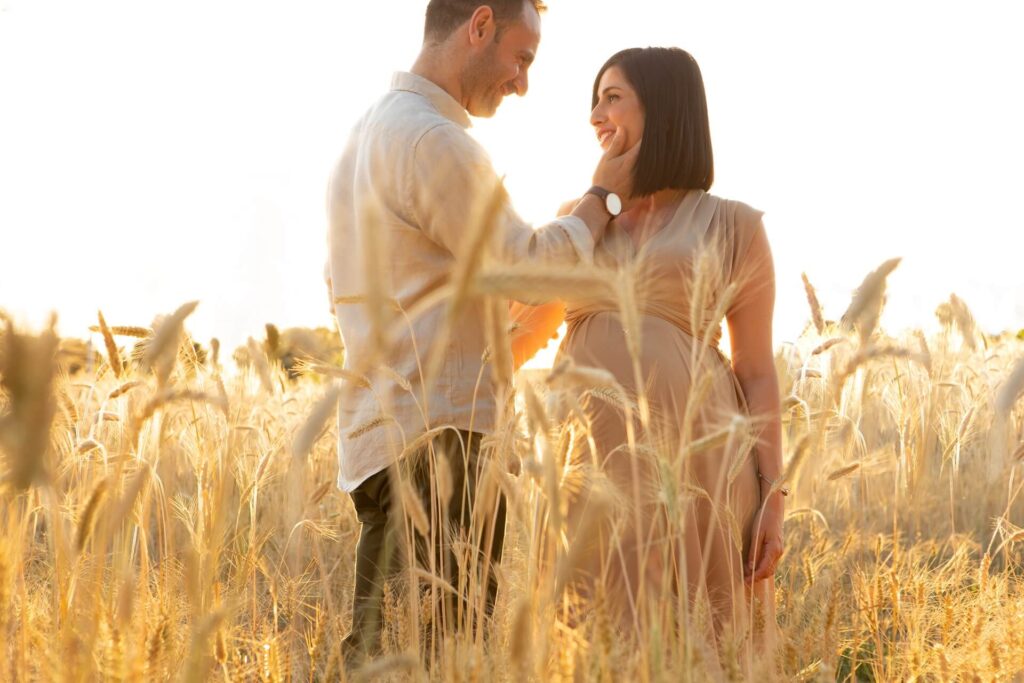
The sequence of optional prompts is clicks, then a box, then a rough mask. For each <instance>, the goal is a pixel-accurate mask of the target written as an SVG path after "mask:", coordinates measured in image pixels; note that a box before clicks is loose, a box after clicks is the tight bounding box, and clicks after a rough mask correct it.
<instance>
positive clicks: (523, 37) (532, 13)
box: [462, 2, 540, 118]
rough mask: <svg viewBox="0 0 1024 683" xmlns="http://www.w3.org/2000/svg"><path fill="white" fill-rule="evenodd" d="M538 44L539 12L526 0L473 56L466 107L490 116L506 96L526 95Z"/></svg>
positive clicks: (466, 84)
mask: <svg viewBox="0 0 1024 683" xmlns="http://www.w3.org/2000/svg"><path fill="white" fill-rule="evenodd" d="M539 45H540V15H539V14H538V13H537V10H535V9H534V8H533V4H532V3H525V2H524V9H523V15H522V16H521V17H520V18H519V19H518V20H517V21H515V22H512V23H510V24H507V25H505V26H504V27H502V30H500V31H497V32H495V39H494V40H492V41H491V42H490V43H489V44H488V45H486V46H484V47H482V48H481V49H480V50H479V51H478V52H477V53H476V54H474V55H473V56H472V57H471V58H470V61H469V64H468V66H467V67H466V70H465V72H464V74H463V88H462V92H463V96H464V97H465V101H466V110H467V111H469V113H470V114H472V115H473V116H479V117H482V118H490V117H491V116H494V113H495V112H496V111H498V106H499V105H500V104H501V102H502V100H504V99H505V96H507V95H511V94H513V93H515V94H517V95H519V96H520V97H522V96H523V95H525V94H526V90H527V88H529V78H528V75H527V74H528V72H529V70H530V65H531V64H532V63H533V60H534V57H535V56H536V54H537V47H538V46H539Z"/></svg>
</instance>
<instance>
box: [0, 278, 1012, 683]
mask: <svg viewBox="0 0 1024 683" xmlns="http://www.w3.org/2000/svg"><path fill="white" fill-rule="evenodd" d="M894 267H895V262H887V263H886V264H884V265H883V267H882V268H880V269H879V270H878V271H876V272H875V273H872V274H871V275H870V276H869V277H868V278H867V279H866V280H865V283H864V285H863V286H862V288H861V290H859V291H858V294H857V296H856V297H854V301H853V303H851V306H850V309H849V310H848V311H847V312H846V314H844V316H843V317H842V320H841V321H840V322H839V323H833V322H831V321H829V320H827V319H826V318H825V316H824V314H823V313H822V311H821V310H820V307H819V306H818V303H817V299H816V297H815V296H814V293H813V288H812V287H811V285H810V282H807V281H806V280H805V282H806V286H807V289H808V294H809V301H810V303H811V306H812V317H813V320H814V326H813V327H811V328H809V329H808V330H807V331H806V332H805V333H804V334H803V335H802V336H801V337H800V339H799V341H798V342H797V343H796V344H792V345H786V346H784V347H783V348H781V349H780V350H779V352H778V355H777V365H778V370H779V376H780V384H781V387H782V394H783V397H784V402H783V412H784V414H783V419H784V438H785V442H786V454H787V461H788V464H789V467H788V468H787V476H788V480H789V483H790V484H791V486H792V487H793V489H794V492H793V495H792V496H791V497H790V498H789V499H788V505H789V509H788V518H787V530H786V537H787V547H786V554H785V556H784V559H783V562H782V564H781V566H780V568H779V571H778V574H777V586H778V596H777V597H778V610H779V620H780V625H781V631H782V643H781V648H780V654H779V660H778V662H776V663H773V664H772V665H771V666H770V667H768V668H767V669H765V670H764V671H763V673H762V675H763V677H764V679H765V680H768V679H769V678H772V677H775V678H778V679H779V680H878V681H896V680H949V681H952V680H1010V679H1013V678H1015V677H1019V676H1021V675H1024V591H1022V585H1021V578H1020V570H1021V568H1022V560H1024V530H1022V528H1021V526H1019V525H1024V502H1022V501H1021V497H1020V496H1019V493H1020V489H1021V486H1022V485H1024V477H1022V475H1024V469H1022V468H1024V463H1022V460H1024V439H1022V417H1024V415H1022V403H1024V402H1022V401H1019V400H1018V398H1019V395H1020V393H1021V390H1022V388H1024V365H1022V362H1021V360H1020V359H1021V358H1022V357H1024V341H1022V340H1020V339H1017V338H1014V337H1012V336H1009V335H1004V336H1002V337H991V336H986V335H984V334H982V333H981V332H980V331H978V329H977V327H976V326H975V325H974V323H973V320H972V319H971V318H970V312H969V310H968V309H967V307H966V304H964V303H963V302H962V301H960V300H959V299H957V298H956V297H952V298H951V299H950V302H949V303H947V304H943V306H942V307H940V309H939V311H938V315H939V318H940V320H942V322H943V323H944V325H945V331H944V332H943V333H941V334H938V335H934V336H932V337H931V338H928V339H926V338H925V337H924V335H922V334H920V333H917V334H912V335H909V336H907V337H906V338H900V339H894V338H889V337H887V336H885V335H884V334H883V333H882V332H880V331H879V330H878V329H877V321H878V313H879V310H880V307H881V301H882V298H883V296H884V279H885V276H886V275H887V274H888V272H890V271H891V270H892V268H894ZM193 308H194V305H193V304H189V305H186V306H183V307H182V308H180V309H179V310H178V311H176V312H174V313H172V314H171V315H169V316H166V317H165V318H163V319H162V320H161V321H160V322H159V324H158V325H156V326H155V327H154V328H139V327H116V326H108V325H107V322H106V321H105V320H104V319H103V318H102V316H100V317H99V325H98V327H97V330H96V332H97V335H98V336H97V338H96V340H95V341H96V343H95V344H91V345H87V346H86V347H85V348H84V349H81V348H79V349H78V350H77V351H75V350H70V351H69V347H68V346H67V345H66V344H64V343H63V342H61V341H60V340H58V339H57V337H56V335H55V334H54V333H53V332H52V331H43V332H42V333H38V334H32V333H27V332H24V331H19V330H16V329H15V328H14V327H13V325H12V324H10V323H9V322H5V321H3V320H0V322H4V324H5V327H4V328H3V331H2V332H0V382H2V383H0V447H2V457H3V460H2V474H3V481H2V485H0V486H2V488H0V635H2V637H0V654H2V656H0V680H18V681H20V680H46V681H49V680H87V679H88V680H93V679H97V678H103V679H109V680H132V681H134V680H165V679H171V678H174V679H178V678H180V679H183V680H206V679H210V678H213V679H220V680H268V681H269V680H338V679H343V678H344V677H345V675H346V674H345V673H344V668H343V666H342V661H341V659H340V657H341V653H340V651H339V648H338V644H339V643H340V641H341V639H342V638H343V637H344V635H345V634H346V633H347V631H348V626H347V619H348V617H349V602H348V601H349V599H350V596H351V590H352V582H353V569H352V560H353V557H354V554H355V543H356V540H357V538H358V530H359V527H358V522H357V520H356V518H355V516H354V513H353V510H352V507H351V505H350V503H349V501H348V499H347V497H346V496H345V495H343V494H341V493H339V492H338V491H337V489H336V487H335V485H334V482H335V479H336V475H337V463H336V441H337V433H336V429H337V426H336V424H335V420H334V413H333V408H334V405H335V402H336V401H337V397H338V393H339V392H340V391H342V390H343V389H344V386H345V385H346V383H351V382H356V383H358V382H361V381H363V380H362V379H361V378H360V377H359V376H357V375H354V374H353V373H351V372H345V371H341V370H340V369H339V368H337V367H336V366H333V365H328V364H324V363H319V362H314V361H309V362H307V363H305V364H300V365H299V366H298V369H296V368H293V367H289V368H288V369H287V370H286V369H284V368H283V367H282V366H281V364H280V363H277V362H275V360H274V359H273V358H268V357H267V356H266V355H265V354H264V352H263V350H262V349H261V347H260V346H259V345H258V344H257V343H256V342H250V344H249V345H248V348H247V351H248V354H249V359H250V361H251V362H250V363H249V364H247V365H246V367H245V368H244V369H243V370H242V371H241V372H240V373H237V374H227V373H224V372H222V369H221V366H220V361H219V359H218V357H217V356H218V354H217V353H216V351H217V349H216V345H215V348H214V351H215V352H214V354H213V357H212V358H207V357H206V354H202V357H201V355H200V354H197V353H196V346H195V345H194V344H192V343H191V340H190V339H189V338H188V336H187V333H186V322H187V318H188V316H189V314H190V313H191V311H192V309H193ZM139 337H141V338H143V340H144V341H146V342H147V344H146V346H145V348H144V349H142V350H140V351H139V352H138V353H137V354H135V355H134V356H132V355H131V354H126V356H125V357H122V351H121V350H120V349H119V347H118V343H119V342H120V343H124V342H125V340H128V339H131V338H139ZM69 357H77V360H78V365H77V366H76V369H79V368H80V371H78V372H76V373H75V374H73V375H72V374H70V372H69V367H70V366H69V360H68V359H69ZM560 372H562V373H565V372H566V369H565V368H562V369H561V370H560ZM576 372H577V373H585V372H586V371H584V370H582V369H579V370H577V371H576ZM289 374H291V375H293V376H294V375H299V376H298V379H297V380H291V379H290V378H289ZM544 374H545V373H539V374H537V373H534V374H533V375H531V374H530V373H520V375H519V378H518V381H519V384H520V387H521V388H524V396H525V400H526V407H525V409H524V413H525V416H521V417H523V419H517V420H515V421H513V422H511V423H509V424H508V425H507V428H506V429H505V430H504V431H502V432H501V433H499V434H497V435H495V437H494V439H493V441H494V443H495V446H496V448H498V450H499V453H500V455H502V458H500V460H502V461H503V462H504V461H505V460H514V461H521V462H522V463H523V465H524V466H523V469H522V472H521V473H519V474H516V475H512V474H508V473H506V472H505V471H504V468H501V469H499V470H496V471H495V472H494V473H493V475H492V483H493V485H494V486H495V487H497V488H496V489H495V491H496V490H499V489H500V490H502V491H503V492H505V494H506V495H508V496H509V510H510V514H509V521H508V532H507V543H506V553H505V559H504V561H503V564H502V567H501V568H500V578H501V580H502V589H501V592H500V595H499V602H498V608H497V615H496V624H495V626H494V632H493V633H492V634H491V637H490V639H489V640H487V641H486V642H485V641H484V640H482V639H480V638H473V637H472V636H471V635H468V634H467V635H463V636H459V637H458V638H452V639H450V640H449V642H447V643H445V645H444V647H442V648H440V649H438V650H436V651H434V652H433V653H432V654H430V655H429V656H428V657H427V659H426V660H424V658H423V657H421V656H420V655H419V654H418V653H419V651H420V647H419V645H420V643H419V640H420V638H421V634H422V633H423V632H424V630H423V629H424V625H423V622H424V621H425V620H429V617H428V616H424V615H423V614H421V612H422V610H420V608H419V603H418V602H417V600H416V599H415V598H414V597H408V596H406V597H403V596H402V595H401V594H399V593H398V592H396V593H394V594H391V593H389V594H387V595H386V596H385V597H386V604H387V613H386V615H385V618H386V620H387V624H388V631H387V634H386V642H387V656H386V657H384V658H383V659H381V660H379V661H377V662H374V663H373V664H372V665H371V666H370V667H369V668H368V669H366V670H364V671H363V672H362V675H363V676H364V677H377V678H379V679H380V680H428V679H433V680H443V681H456V680H459V681H462V680H516V681H518V680H531V679H532V680H544V681H548V680H551V681H555V680H574V679H575V680H606V681H617V680H683V679H686V678H693V679H694V680H700V677H699V671H700V668H699V662H695V661H691V660H690V659H687V658H688V657H692V653H690V652H689V651H687V650H686V649H685V648H684V649H682V650H680V649H678V648H673V647H670V646H667V645H666V643H665V642H661V641H658V640H657V636H656V634H655V635H652V636H651V641H650V642H648V643H646V644H645V645H644V646H643V647H640V648H632V647H627V646H626V645H625V644H624V643H622V642H619V641H618V640H617V639H616V638H615V637H614V634H613V633H612V632H611V631H610V630H609V628H608V625H607V624H606V623H603V622H602V620H601V619H600V618H595V619H592V620H590V621H588V622H587V624H586V626H585V627H579V628H576V627H574V625H573V624H572V623H571V621H568V620H566V619H565V618H564V617H565V615H566V614H567V612H566V610H565V609H564V605H563V604H560V603H559V602H558V601H557V600H552V599H551V596H552V595H559V593H558V592H557V590H558V587H559V566H558V565H557V564H552V565H543V564H538V563H537V562H535V561H534V560H535V559H536V556H537V555H538V554H539V553H540V554H542V553H543V552H544V550H543V548H541V547H538V544H540V543H542V540H540V539H542V538H543V537H542V536H541V535H540V534H539V532H538V529H539V528H541V527H543V526H544V525H546V524H552V523H554V524H557V510H558V507H559V506H557V505H556V506H554V507H551V506H548V505H546V504H545V501H547V500H551V499H554V500H558V496H559V495H560V491H559V487H571V486H572V485H573V482H572V480H571V477H565V476H560V475H558V473H557V470H556V469H551V468H557V467H558V466H559V464H560V461H558V460H557V458H558V457H560V456H559V453H561V452H562V450H564V448H563V446H564V444H562V441H564V439H563V436H564V433H559V431H558V430H559V429H560V428H559V427H558V425H560V424H562V423H561V422H560V421H559V420H558V419H557V417H558V416H556V415H553V414H549V413H548V412H546V411H548V410H549V408H550V406H551V405H552V402H550V401H545V400H544V396H543V394H544V392H545V391H548V390H550V391H555V389H554V388H552V389H548V388H547V387H548V385H547V384H545V382H544V381H543V380H544ZM563 379H564V378H563ZM588 381H590V382H591V383H592V384H595V383H596V384H600V381H601V378H600V377H596V376H591V377H589V379H588ZM555 385H557V382H553V383H552V385H551V386H552V387H553V386H555ZM612 389H613V388H612ZM594 390H595V391H598V392H599V391H605V393H606V395H607V396H611V397H612V398H613V399H614V391H611V389H609V387H607V386H605V387H604V388H603V389H602V388H601V387H600V386H596V387H595V388H594ZM609 392H610V393H609ZM370 428H372V427H370ZM530 435H532V437H533V438H532V440H531V438H530ZM538 439H539V440H538ZM545 443H546V444H549V446H544V445H543V444H545ZM538 444H540V446H541V448H540V455H538ZM563 455H564V454H563ZM552 472H554V474H552ZM439 482H440V484H439V486H440V487H442V488H443V486H444V478H443V476H439ZM423 514H424V513H423V510H418V511H414V512H413V517H415V519H413V520H412V524H413V526H412V527H410V528H411V529H413V531H415V528H414V527H416V528H419V530H420V531H423V527H424V525H425V524H427V523H428V522H426V521H425V520H424V519H423V518H421V517H420V516H421V515H423ZM552 519H555V521H554V522H552ZM538 567H540V569H538ZM417 580H420V581H422V582H424V583H426V584H430V578H429V577H427V576H419V577H418V579H417ZM443 589H444V587H440V588H439V590H443ZM413 595H415V593H413ZM727 649H728V648H726V650H727ZM723 661H725V662H726V664H727V666H726V669H727V671H726V674H727V675H728V674H729V673H730V671H732V670H731V669H730V667H729V666H728V664H729V662H730V659H729V653H728V651H726V652H725V653H724V660H723ZM738 670H739V668H738V667H737V668H736V669H735V671H738ZM735 675H736V676H738V674H735Z"/></svg>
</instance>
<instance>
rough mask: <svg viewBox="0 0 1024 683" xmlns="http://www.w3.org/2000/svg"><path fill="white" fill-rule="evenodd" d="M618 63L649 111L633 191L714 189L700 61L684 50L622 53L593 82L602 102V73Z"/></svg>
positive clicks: (639, 193) (643, 193)
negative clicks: (712, 186)
mask: <svg viewBox="0 0 1024 683" xmlns="http://www.w3.org/2000/svg"><path fill="white" fill-rule="evenodd" d="M613 66H616V67H618V68H619V69H620V70H621V71H622V73H623V75H624V76H625V77H626V80H627V81H629V84H630V85H631V86H632V87H633V89H634V90H636V93H637V96H638V97H639V98H640V104H641V106H643V109H644V134H643V139H642V140H641V142H640V153H639V155H638V156H637V160H636V167H635V168H634V169H633V195H634V196H636V197H644V196H647V195H652V194H654V193H655V192H658V191H659V190H665V189H674V190H692V189H696V188H700V189H702V190H705V191H707V190H709V189H711V184H712V183H714V181H715V161H714V155H713V153H712V150H711V126H710V124H709V123H708V102H707V97H706V96H705V94H704V79H703V78H702V77H701V74H700V67H699V66H697V61H696V60H695V59H694V58H693V57H692V56H690V53H689V52H686V51H685V50H680V49H679V48H676V47H672V48H665V47H646V48H631V49H628V50H623V51H622V52H617V53H616V54H614V55H612V57H611V58H610V59H609V60H608V61H607V62H605V64H604V66H602V67H601V70H600V71H599V72H598V74H597V78H596V79H595V80H594V93H593V101H592V104H591V108H594V107H596V106H597V103H598V100H599V97H600V93H598V88H599V87H600V84H601V76H603V75H604V72H605V71H607V70H608V69H610V68H611V67H613Z"/></svg>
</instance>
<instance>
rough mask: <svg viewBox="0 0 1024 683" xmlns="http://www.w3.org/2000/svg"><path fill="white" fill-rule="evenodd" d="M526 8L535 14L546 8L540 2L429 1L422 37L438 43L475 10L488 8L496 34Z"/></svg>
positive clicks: (466, 19) (486, 0)
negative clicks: (492, 16)
mask: <svg viewBox="0 0 1024 683" xmlns="http://www.w3.org/2000/svg"><path fill="white" fill-rule="evenodd" d="M527 5H533V8H534V9H536V10H537V12H543V11H544V10H546V9H547V7H546V6H545V5H544V3H543V2H542V0H489V1H488V0H430V3H429V4H427V20H426V25H425V27H424V30H423V36H424V38H425V39H426V40H428V41H430V42H441V41H443V40H444V39H445V38H447V37H448V36H450V35H451V34H452V31H454V30H455V29H457V28H458V27H459V26H462V24H464V23H465V22H467V21H468V20H469V18H470V17H471V16H473V12H475V11H476V10H477V8H478V7H490V8H491V10H492V11H493V12H494V20H495V22H496V23H497V24H498V27H499V33H500V29H501V27H502V26H506V25H508V24H511V23H512V22H514V21H516V20H518V19H520V18H521V17H522V16H523V12H524V11H525V10H526V6H527Z"/></svg>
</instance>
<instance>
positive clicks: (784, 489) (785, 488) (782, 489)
mask: <svg viewBox="0 0 1024 683" xmlns="http://www.w3.org/2000/svg"><path fill="white" fill-rule="evenodd" d="M757 476H758V478H760V479H764V480H765V481H766V482H768V485H769V486H771V487H772V488H775V482H774V481H772V480H771V479H769V478H768V477H766V476H764V475H763V474H761V473H760V472H758V473H757ZM777 490H778V492H779V493H781V494H782V495H784V496H788V495H789V487H788V486H780V487H779V488H778V489H777Z"/></svg>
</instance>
